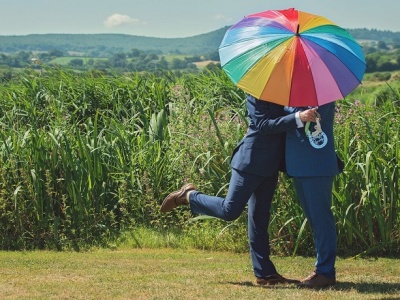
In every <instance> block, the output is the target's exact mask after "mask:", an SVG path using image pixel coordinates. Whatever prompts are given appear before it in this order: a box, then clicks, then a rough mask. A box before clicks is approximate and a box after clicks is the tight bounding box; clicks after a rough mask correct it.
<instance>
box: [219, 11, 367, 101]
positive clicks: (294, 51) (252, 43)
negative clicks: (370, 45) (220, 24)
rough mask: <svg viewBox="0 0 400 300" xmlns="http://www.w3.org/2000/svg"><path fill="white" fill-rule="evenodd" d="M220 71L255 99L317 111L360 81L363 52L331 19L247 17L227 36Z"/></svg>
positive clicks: (272, 14)
mask: <svg viewBox="0 0 400 300" xmlns="http://www.w3.org/2000/svg"><path fill="white" fill-rule="evenodd" d="M219 55H220V60H221V66H222V68H223V69H224V71H225V72H226V73H227V75H228V76H229V78H230V79H231V80H232V81H233V83H234V84H235V85H236V86H238V87H239V88H241V89H242V90H244V91H245V92H247V93H249V94H251V95H252V96H254V97H256V98H258V99H261V100H266V101H270V102H273V103H277V104H281V105H286V106H318V105H322V104H325V103H329V102H331V101H335V100H339V99H342V98H344V97H345V96H346V95H348V94H349V93H350V92H351V91H352V90H354V89H355V88H356V87H357V86H358V85H359V84H360V83H361V81H362V78H363V75H364V72H365V68H366V65H365V58H364V54H363V51H362V48H361V46H360V45H359V44H358V43H357V42H356V41H355V40H354V38H353V37H352V36H351V35H350V34H349V33H348V32H347V31H346V30H344V29H343V28H341V27H339V26H337V25H335V24H334V23H332V22H331V21H329V20H328V19H326V18H324V17H322V16H317V15H313V14H310V13H306V12H302V11H299V10H296V9H293V8H291V9H286V10H267V11H264V12H260V13H256V14H251V15H248V16H246V17H244V18H243V19H242V20H241V21H240V22H238V23H237V24H235V25H233V26H232V27H230V28H229V29H228V30H227V32H226V33H225V36H224V39H223V40H222V42H221V45H220V47H219Z"/></svg>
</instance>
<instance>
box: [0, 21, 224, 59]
mask: <svg viewBox="0 0 400 300" xmlns="http://www.w3.org/2000/svg"><path fill="white" fill-rule="evenodd" d="M227 29H228V27H225V28H221V29H219V30H216V31H212V32H209V33H206V34H201V35H196V36H193V37H187V38H154V37H145V36H135V35H128V34H30V35H23V36H0V52H4V53H14V52H19V51H49V50H54V49H57V50H61V51H64V52H67V51H68V52H83V53H87V54H89V53H91V52H92V54H93V52H95V53H96V52H103V53H116V52H127V51H129V50H131V49H138V50H143V51H154V52H159V53H163V54H168V53H179V54H193V55H197V54H204V53H210V52H213V51H216V50H218V46H219V44H220V43H221V41H222V38H223V36H224V34H225V32H226V30H227ZM94 56H96V55H94Z"/></svg>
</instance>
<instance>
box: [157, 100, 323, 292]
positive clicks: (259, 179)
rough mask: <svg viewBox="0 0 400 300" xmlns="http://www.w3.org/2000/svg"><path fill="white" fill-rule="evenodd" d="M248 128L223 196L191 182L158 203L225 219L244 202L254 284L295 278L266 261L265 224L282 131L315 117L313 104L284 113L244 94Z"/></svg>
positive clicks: (282, 148)
mask: <svg viewBox="0 0 400 300" xmlns="http://www.w3.org/2000/svg"><path fill="white" fill-rule="evenodd" d="M247 110H248V117H249V127H248V131H247V134H246V135H245V137H244V138H243V139H242V140H241V141H240V142H239V144H238V145H237V147H236V149H235V150H234V152H233V155H232V159H231V171H232V174H231V179H230V183H229V188H228V193H227V195H226V197H225V198H222V197H216V196H210V195H205V194H203V193H201V192H199V191H197V190H196V187H195V186H194V185H193V184H191V183H189V184H186V185H184V186H183V187H181V189H180V190H178V191H174V192H172V193H170V194H169V195H168V196H167V197H166V198H165V199H164V201H163V203H162V205H161V211H162V212H168V211H170V210H172V209H174V208H176V207H177V206H180V205H190V209H191V211H192V212H193V213H194V214H196V215H199V214H201V215H208V216H213V217H217V218H220V219H223V220H226V221H232V220H235V219H237V218H238V217H239V216H240V214H241V213H242V212H243V210H244V209H245V207H246V204H247V205H248V237H249V244H250V253H251V259H252V264H253V271H254V275H255V277H256V282H257V284H261V285H273V284H278V283H296V282H298V281H295V280H291V279H287V278H285V277H283V276H281V275H280V274H279V273H278V272H277V270H276V268H275V266H274V264H273V263H272V261H271V260H270V246H269V236H268V225H269V219H270V208H271V203H272V198H273V195H274V193H275V189H276V186H277V181H278V173H279V170H280V168H281V167H282V165H283V163H284V154H285V132H286V131H287V130H294V129H295V128H297V127H298V126H303V124H304V123H305V122H308V121H310V122H313V121H315V120H316V119H315V108H313V109H308V110H304V111H298V112H294V113H292V114H289V115H287V114H286V112H285V107H284V106H281V105H277V104H274V103H270V102H267V101H262V100H258V99H256V98H254V97H253V96H250V95H248V96H247Z"/></svg>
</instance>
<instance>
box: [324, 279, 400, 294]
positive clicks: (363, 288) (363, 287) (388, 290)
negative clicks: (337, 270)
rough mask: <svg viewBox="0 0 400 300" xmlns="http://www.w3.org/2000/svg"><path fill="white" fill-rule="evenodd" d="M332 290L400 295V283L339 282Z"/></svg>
mask: <svg viewBox="0 0 400 300" xmlns="http://www.w3.org/2000/svg"><path fill="white" fill-rule="evenodd" d="M332 289H334V290H339V291H349V290H355V291H357V292H358V293H361V294H376V293H383V294H389V295H391V294H398V293H400V283H387V282H370V283H368V282H346V281H339V282H337V283H336V285H335V286H334V287H332Z"/></svg>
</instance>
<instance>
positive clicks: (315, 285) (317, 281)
mask: <svg viewBox="0 0 400 300" xmlns="http://www.w3.org/2000/svg"><path fill="white" fill-rule="evenodd" d="M335 283H336V279H335V278H329V277H325V276H324V275H321V274H317V273H315V271H314V272H312V273H311V274H310V275H309V276H308V277H306V278H304V279H303V280H302V281H301V282H300V283H299V284H298V285H297V286H299V287H302V288H310V289H320V288H325V287H329V286H333V285H334V284H335Z"/></svg>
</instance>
